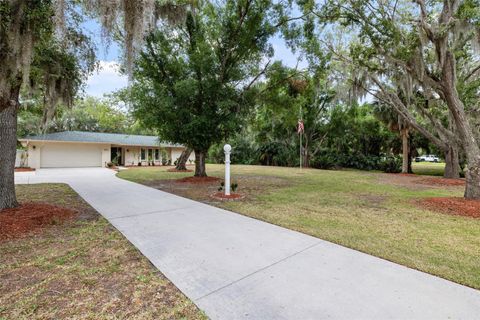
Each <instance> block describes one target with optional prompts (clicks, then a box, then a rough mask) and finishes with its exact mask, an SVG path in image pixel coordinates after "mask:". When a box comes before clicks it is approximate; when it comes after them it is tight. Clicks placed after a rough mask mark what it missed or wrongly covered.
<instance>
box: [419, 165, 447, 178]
mask: <svg viewBox="0 0 480 320" xmlns="http://www.w3.org/2000/svg"><path fill="white" fill-rule="evenodd" d="M412 171H413V173H415V174H420V175H428V176H443V172H444V171H445V163H443V162H440V163H434V162H413V163H412Z"/></svg>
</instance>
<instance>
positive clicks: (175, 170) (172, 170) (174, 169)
mask: <svg viewBox="0 0 480 320" xmlns="http://www.w3.org/2000/svg"><path fill="white" fill-rule="evenodd" d="M167 171H168V172H193V170H190V169H187V170H177V169H176V168H170V169H168V170H167Z"/></svg>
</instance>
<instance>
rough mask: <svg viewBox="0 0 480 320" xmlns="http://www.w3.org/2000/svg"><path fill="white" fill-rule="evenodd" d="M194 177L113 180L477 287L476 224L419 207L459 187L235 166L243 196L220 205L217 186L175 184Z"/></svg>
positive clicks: (129, 175) (139, 172)
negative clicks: (216, 207)
mask: <svg viewBox="0 0 480 320" xmlns="http://www.w3.org/2000/svg"><path fill="white" fill-rule="evenodd" d="M223 170H224V167H223V165H208V166H207V173H208V174H209V175H210V176H217V177H221V178H223ZM191 175H192V173H171V172H166V168H164V167H158V168H135V169H129V170H126V171H122V172H120V173H119V174H118V176H119V177H121V178H124V179H127V180H131V181H136V182H139V183H143V184H145V185H149V186H152V187H155V188H158V189H162V190H165V191H168V192H172V193H176V194H178V195H181V196H184V197H189V198H192V199H195V200H199V201H203V202H207V203H210V204H212V205H215V206H219V207H222V208H226V209H229V210H232V211H235V212H238V213H241V214H244V215H247V216H250V217H254V218H257V219H261V220H264V221H268V222H270V223H274V224H277V225H280V226H283V227H286V228H289V229H293V230H297V231H300V232H303V233H306V234H310V235H313V236H315V237H318V238H321V239H325V240H328V241H332V242H335V243H338V244H341V245H344V246H346V247H350V248H353V249H357V250H360V251H363V252H366V253H369V254H372V255H375V256H378V257H382V258H385V259H387V260H390V261H394V262H397V263H400V264H403V265H405V266H409V267H412V268H415V269H418V270H422V271H425V272H428V273H431V274H434V275H438V276H440V277H443V278H446V279H450V280H452V281H455V282H458V283H461V284H465V285H468V286H471V287H474V288H477V289H480V249H479V248H480V219H474V218H468V217H461V216H452V215H446V214H442V213H438V212H432V211H429V210H426V209H424V208H422V207H421V206H420V205H419V204H418V203H417V201H418V199H420V198H425V197H437V196H462V194H463V188H462V187H439V186H432V185H425V184H421V183H416V181H417V180H418V181H419V180H421V179H422V178H423V177H421V176H420V177H416V176H413V177H412V176H402V175H391V174H383V173H371V172H363V171H353V170H344V171H328V170H315V169H304V170H303V171H300V169H297V168H281V167H261V166H239V165H235V166H232V177H233V180H234V181H236V182H238V184H239V192H240V193H244V194H246V197H245V199H243V200H240V201H228V202H219V201H215V200H213V199H212V198H211V197H210V196H209V195H210V194H212V193H214V192H215V191H216V190H217V188H218V186H219V183H215V182H214V183H211V184H206V185H194V184H187V183H180V182H175V179H178V178H181V177H185V176H191ZM279 245H281V244H279Z"/></svg>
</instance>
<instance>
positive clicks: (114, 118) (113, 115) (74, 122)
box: [17, 97, 153, 137]
mask: <svg viewBox="0 0 480 320" xmlns="http://www.w3.org/2000/svg"><path fill="white" fill-rule="evenodd" d="M116 102H117V101H116V100H113V99H102V100H101V99H97V98H94V97H85V98H83V99H77V100H75V102H74V103H73V106H72V107H70V108H69V107H66V106H64V105H60V106H59V107H58V108H56V110H55V112H54V114H53V115H52V119H50V120H49V121H47V124H46V126H45V131H46V132H59V131H91V132H110V133H129V134H153V132H152V131H150V130H146V129H144V128H143V126H141V124H140V123H139V122H138V121H136V120H134V119H133V118H132V116H131V115H130V114H128V113H127V112H125V111H123V110H122V109H121V108H120V107H117V106H116ZM43 116H44V110H43V105H42V104H41V103H32V104H31V105H29V106H28V108H21V109H20V110H19V115H18V132H17V133H18V136H19V137H25V136H28V135H35V134H39V133H41V128H42V126H41V123H42V121H43Z"/></svg>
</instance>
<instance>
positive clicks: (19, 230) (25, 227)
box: [0, 202, 76, 241]
mask: <svg viewBox="0 0 480 320" xmlns="http://www.w3.org/2000/svg"><path fill="white" fill-rule="evenodd" d="M75 214H76V211H73V210H70V209H67V208H64V207H59V206H54V205H51V204H46V203H36V202H27V203H23V204H21V205H20V206H19V207H18V208H13V209H7V210H4V211H2V212H1V213H0V241H2V240H7V239H14V238H20V237H22V236H23V235H25V234H28V233H31V232H34V231H38V230H40V229H43V228H46V227H48V226H52V225H58V224H61V223H62V222H63V221H65V220H68V219H70V218H72V217H73V216H74V215H75Z"/></svg>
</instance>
